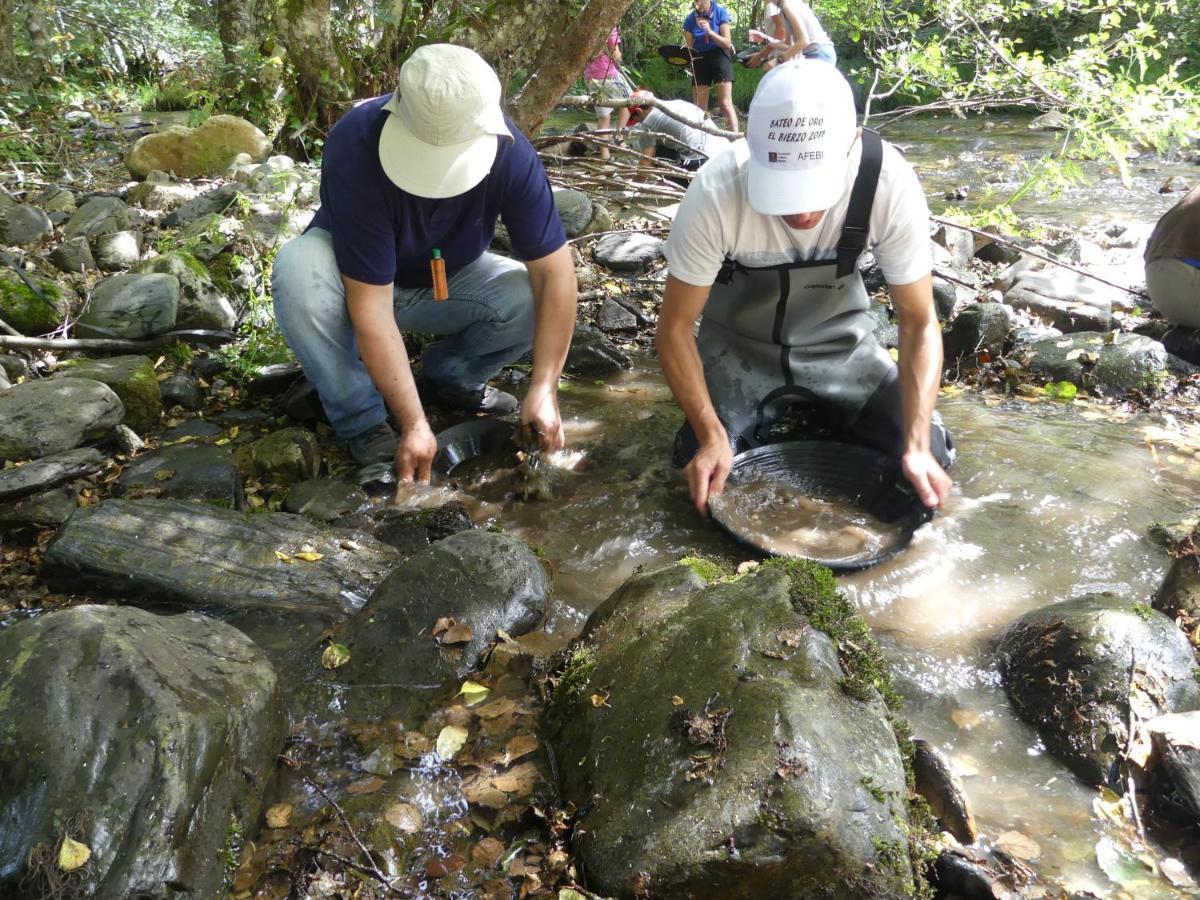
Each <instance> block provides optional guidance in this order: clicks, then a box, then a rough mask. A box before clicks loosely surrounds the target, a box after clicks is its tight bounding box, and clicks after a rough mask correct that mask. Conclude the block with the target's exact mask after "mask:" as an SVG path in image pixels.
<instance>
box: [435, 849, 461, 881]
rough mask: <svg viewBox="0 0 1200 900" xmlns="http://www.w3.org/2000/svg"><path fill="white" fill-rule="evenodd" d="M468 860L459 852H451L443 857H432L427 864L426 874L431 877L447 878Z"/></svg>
mask: <svg viewBox="0 0 1200 900" xmlns="http://www.w3.org/2000/svg"><path fill="white" fill-rule="evenodd" d="M466 864H467V861H466V860H465V859H464V858H463V857H461V856H459V855H458V854H457V853H451V854H450V855H449V856H446V857H442V858H441V859H431V860H430V861H429V862H428V863H427V864H426V865H425V874H426V875H428V876H429V877H430V878H445V877H446V876H447V875H450V874H452V873H454V872H457V871H458V870H459V869H461V868H463V867H464V866H465V865H466Z"/></svg>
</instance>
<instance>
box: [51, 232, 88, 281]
mask: <svg viewBox="0 0 1200 900" xmlns="http://www.w3.org/2000/svg"><path fill="white" fill-rule="evenodd" d="M50 262H52V263H54V265H55V266H57V267H58V268H59V269H61V270H62V271H64V272H74V273H79V272H86V271H88V270H89V269H94V268H96V260H95V258H94V257H93V256H92V248H91V246H90V245H89V244H88V239H87V238H85V237H73V238H68V239H67V240H65V241H63V242H62V243H61V244H59V245H58V246H57V247H55V248H54V251H53V252H52V253H51V254H50Z"/></svg>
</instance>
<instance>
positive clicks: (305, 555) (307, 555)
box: [295, 550, 325, 562]
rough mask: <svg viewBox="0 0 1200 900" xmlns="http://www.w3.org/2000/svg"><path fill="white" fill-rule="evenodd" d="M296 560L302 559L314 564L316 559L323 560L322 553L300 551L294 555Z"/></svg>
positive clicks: (323, 555)
mask: <svg viewBox="0 0 1200 900" xmlns="http://www.w3.org/2000/svg"><path fill="white" fill-rule="evenodd" d="M295 558H296V559H302V560H304V561H305V562H316V561H317V560H318V559H324V558H325V554H324V553H315V552H313V551H311V550H302V551H300V552H299V553H297V554H296V555H295Z"/></svg>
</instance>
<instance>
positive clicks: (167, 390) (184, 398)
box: [158, 370, 204, 411]
mask: <svg viewBox="0 0 1200 900" xmlns="http://www.w3.org/2000/svg"><path fill="white" fill-rule="evenodd" d="M158 387H159V390H161V391H162V402H163V407H164V408H165V409H170V408H171V407H173V406H182V407H183V408H184V409H190V410H193V411H196V410H201V409H203V408H204V392H203V391H202V390H201V389H200V382H199V380H198V379H197V378H196V376H195V375H193V374H192V373H191V372H184V371H182V370H181V371H178V372H172V373H171V374H170V375H168V376H167V377H166V378H164V379H163V380H162V381H160V382H159V383H158Z"/></svg>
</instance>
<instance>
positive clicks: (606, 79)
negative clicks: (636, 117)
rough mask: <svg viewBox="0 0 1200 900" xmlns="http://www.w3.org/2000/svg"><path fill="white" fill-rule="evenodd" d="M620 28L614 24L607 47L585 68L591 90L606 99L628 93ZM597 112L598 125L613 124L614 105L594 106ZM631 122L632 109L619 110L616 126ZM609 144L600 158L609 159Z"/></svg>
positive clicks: (584, 75)
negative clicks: (623, 72)
mask: <svg viewBox="0 0 1200 900" xmlns="http://www.w3.org/2000/svg"><path fill="white" fill-rule="evenodd" d="M620 65H621V31H620V29H619V28H617V27H616V26H615V25H614V26H613V30H612V31H610V32H609V34H608V39H607V40H606V41H605V44H604V49H603V50H601V51H600V54H599V55H598V56H597V57H596V58H595V59H593V60H592V61H591V62H589V63H588V64H587V67H586V68H585V69H584V70H583V78H584V81H586V82H587V88H588V92H589V93H590V94H592V95H593V96H595V97H599V98H601V99H604V100H623V99H625V98H626V97H628V96H629V94H630V90H629V83H628V82H627V81H626V80H625V77H624V76H623V75H622V74H621V70H620ZM593 110H594V111H595V113H596V128H597V130H599V131H607V130H608V129H609V128H611V127H612V112H613V111H612V107H611V106H600V105H597V106H594V107H593ZM628 122H629V110H628V109H625V108H622V109H619V110H618V111H617V128H618V129H621V128H624V127H625V125H626V124H627V123H628ZM608 156H609V153H608V146H607V145H605V144H601V145H600V158H601V159H608Z"/></svg>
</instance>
